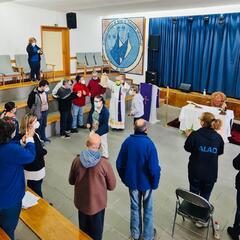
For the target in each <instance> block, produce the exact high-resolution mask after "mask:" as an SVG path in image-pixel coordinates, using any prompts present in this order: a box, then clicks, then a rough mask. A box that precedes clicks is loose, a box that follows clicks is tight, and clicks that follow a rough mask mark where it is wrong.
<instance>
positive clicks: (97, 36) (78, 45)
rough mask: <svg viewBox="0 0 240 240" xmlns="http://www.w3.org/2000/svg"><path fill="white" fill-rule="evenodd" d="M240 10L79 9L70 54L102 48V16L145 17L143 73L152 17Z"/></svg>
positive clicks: (238, 8)
mask: <svg viewBox="0 0 240 240" xmlns="http://www.w3.org/2000/svg"><path fill="white" fill-rule="evenodd" d="M113 12H114V9H113ZM231 12H240V5H229V6H218V7H207V8H194V9H180V10H171V11H156V12H141V13H127V14H112V15H109V10H108V11H107V12H104V10H101V11H100V10H98V11H96V10H93V11H92V12H91V11H90V10H89V11H81V12H79V13H78V29H76V30H71V44H72V45H71V54H72V56H73V55H75V53H76V52H77V51H86V52H87V51H101V50H102V26H101V19H103V18H121V17H135V16H136V17H139V16H144V17H146V29H145V32H146V36H145V40H146V41H145V54H144V73H145V71H146V70H147V50H148V48H147V43H148V23H149V18H152V17H169V16H189V15H204V14H215V13H231ZM127 77H129V78H132V79H133V80H134V82H136V83H140V82H145V74H144V75H142V76H141V75H140V76H139V75H133V74H127Z"/></svg>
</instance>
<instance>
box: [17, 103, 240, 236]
mask: <svg viewBox="0 0 240 240" xmlns="http://www.w3.org/2000/svg"><path fill="white" fill-rule="evenodd" d="M164 113H165V107H162V108H161V109H160V111H159V112H158V114H159V118H160V119H164ZM178 114H179V109H176V108H170V113H169V119H170V120H173V119H174V118H175V117H177V116H178ZM127 120H128V121H127V126H126V129H125V131H124V132H110V134H109V146H110V159H109V161H110V162H111V164H112V166H113V167H114V169H115V161H116V156H117V154H118V151H119V149H120V145H121V143H122V141H123V140H124V139H125V138H126V137H127V136H128V135H129V133H131V132H132V120H131V119H130V118H128V119H127ZM164 125H165V121H164V120H162V121H161V122H160V123H158V124H155V125H150V126H149V133H148V134H149V136H150V137H151V138H152V139H153V141H154V142H155V144H156V146H157V149H158V153H159V159H160V162H161V167H162V175H161V184H160V187H159V189H158V190H157V191H155V193H154V203H155V205H154V207H155V208H154V212H155V225H156V228H157V231H158V236H159V239H162V240H168V239H176V240H195V239H203V237H202V238H201V237H199V236H197V235H195V234H193V233H192V232H190V231H188V230H185V229H183V228H181V227H179V226H177V227H176V231H175V235H174V238H172V237H171V229H172V222H173V214H174V208H175V193H174V191H175V189H176V188H177V187H185V188H188V181H187V164H188V153H186V152H185V151H184V149H183V144H184V141H185V138H184V137H183V136H182V135H181V134H180V133H179V132H178V130H177V129H174V128H171V127H168V128H166V127H164ZM87 135H88V131H87V130H82V131H80V132H79V133H78V134H75V135H73V136H72V138H71V139H69V140H65V139H61V138H59V137H54V138H53V139H52V143H51V144H49V145H48V146H47V149H48V155H47V158H46V171H47V176H46V178H45V181H44V184H43V193H44V197H45V198H46V199H47V200H48V201H49V202H52V203H53V204H54V206H55V207H56V208H57V209H58V210H59V211H60V212H62V213H63V214H64V215H65V216H66V217H67V218H69V219H70V220H71V221H72V222H74V223H75V224H76V225H77V224H78V220H77V210H76V209H75V207H74V204H73V187H72V186H70V185H69V184H68V174H69V169H70V166H71V163H72V160H73V158H74V156H75V155H76V154H78V153H79V152H80V151H81V150H82V149H83V148H84V142H85V139H86V137H87ZM239 151H240V148H239V146H236V145H232V144H226V145H225V154H224V155H223V156H222V157H220V159H219V179H218V182H217V183H216V185H215V187H214V191H213V193H212V197H211V202H212V203H213V204H214V206H215V216H214V217H215V219H216V220H218V221H219V222H220V231H221V239H224V240H229V238H228V236H227V234H226V228H227V226H228V225H229V224H232V221H233V217H234V211H235V194H236V192H235V189H234V179H235V175H236V171H235V170H234V169H233V167H232V159H233V157H234V156H236V155H237V154H238V153H239ZM115 172H116V171H115ZM177 222H178V223H181V224H182V219H181V218H180V217H179V218H178V219H177ZM183 225H184V226H185V227H188V228H190V229H191V230H194V231H198V232H199V233H201V234H203V233H204V234H205V232H203V230H200V231H199V229H196V228H195V226H194V225H193V224H192V223H190V222H189V221H185V222H184V224H183ZM204 236H205V235H204ZM128 237H129V197H128V191H127V188H126V187H125V186H123V184H122V183H121V181H120V179H119V178H118V177H117V188H116V190H115V191H113V192H109V195H108V208H107V210H106V219H105V232H104V237H103V239H104V240H113V239H114V240H125V239H128ZM16 238H17V240H35V239H36V237H35V236H34V235H33V234H32V233H31V232H30V231H29V230H28V229H27V228H26V227H25V226H24V225H23V224H22V223H20V224H19V226H18V229H17V231H16ZM210 239H211V237H210ZM69 240H71V239H69Z"/></svg>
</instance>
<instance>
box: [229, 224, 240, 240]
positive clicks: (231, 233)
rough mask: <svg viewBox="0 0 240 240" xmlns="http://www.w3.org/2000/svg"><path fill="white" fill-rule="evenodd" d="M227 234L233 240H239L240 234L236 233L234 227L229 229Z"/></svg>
mask: <svg viewBox="0 0 240 240" xmlns="http://www.w3.org/2000/svg"><path fill="white" fill-rule="evenodd" d="M227 233H228V235H229V236H230V237H231V239H232V240H239V236H238V234H237V233H236V232H235V230H234V228H233V227H228V228H227Z"/></svg>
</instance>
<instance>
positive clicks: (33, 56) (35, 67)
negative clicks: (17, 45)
mask: <svg viewBox="0 0 240 240" xmlns="http://www.w3.org/2000/svg"><path fill="white" fill-rule="evenodd" d="M26 50H27V53H28V63H29V66H30V69H31V73H30V77H31V80H32V81H36V80H40V67H41V65H40V61H41V55H42V54H43V52H42V49H41V48H40V47H38V46H37V45H36V38H34V37H31V38H29V42H28V45H27V48H26ZM35 77H36V78H35Z"/></svg>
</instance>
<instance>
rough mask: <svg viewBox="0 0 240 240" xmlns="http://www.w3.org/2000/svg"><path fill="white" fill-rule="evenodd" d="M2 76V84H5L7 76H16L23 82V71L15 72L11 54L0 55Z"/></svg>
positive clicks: (0, 72) (0, 74) (0, 75)
mask: <svg viewBox="0 0 240 240" xmlns="http://www.w3.org/2000/svg"><path fill="white" fill-rule="evenodd" d="M0 77H1V79H2V84H3V85H4V84H5V79H6V78H11V79H12V80H13V78H16V79H17V80H19V81H20V82H21V79H22V77H21V73H20V72H14V71H13V67H12V63H11V59H10V56H9V55H0Z"/></svg>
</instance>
